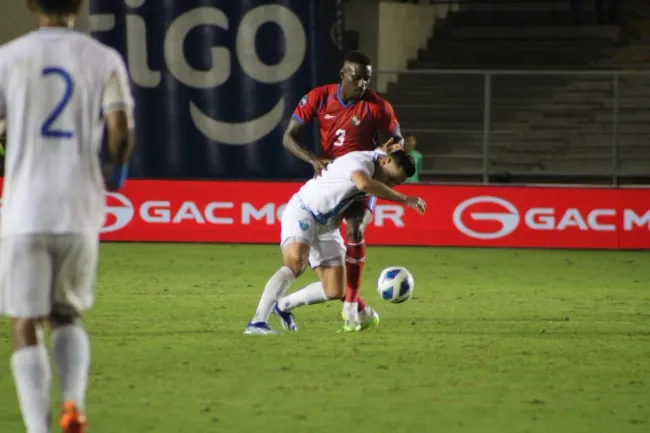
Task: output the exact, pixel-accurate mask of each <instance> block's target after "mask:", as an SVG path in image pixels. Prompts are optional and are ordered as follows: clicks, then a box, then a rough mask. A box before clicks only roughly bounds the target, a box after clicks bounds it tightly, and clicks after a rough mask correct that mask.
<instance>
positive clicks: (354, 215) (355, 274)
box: [343, 202, 366, 316]
mask: <svg viewBox="0 0 650 433" xmlns="http://www.w3.org/2000/svg"><path fill="white" fill-rule="evenodd" d="M365 214H366V206H365V204H364V203H363V202H358V203H354V204H353V205H352V206H350V207H349V208H348V209H347V211H346V213H345V224H346V237H347V244H346V251H345V270H346V292H345V298H344V299H343V301H344V305H343V311H344V312H345V313H346V314H348V313H349V314H350V316H356V313H355V312H353V311H352V310H355V309H356V310H357V311H362V310H363V309H364V308H365V302H364V301H363V299H361V297H360V295H359V289H360V287H361V273H362V271H363V266H364V264H365V262H366V244H365V240H364V237H363V230H362V225H363V219H364V216H365Z"/></svg>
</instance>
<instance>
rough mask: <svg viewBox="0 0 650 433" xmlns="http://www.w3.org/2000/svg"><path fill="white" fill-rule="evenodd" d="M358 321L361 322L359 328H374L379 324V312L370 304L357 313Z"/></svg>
mask: <svg viewBox="0 0 650 433" xmlns="http://www.w3.org/2000/svg"><path fill="white" fill-rule="evenodd" d="M359 323H361V330H364V329H374V328H376V327H377V326H379V314H378V313H377V311H375V309H374V308H372V307H371V306H370V305H366V308H365V309H364V310H363V311H361V312H360V313H359Z"/></svg>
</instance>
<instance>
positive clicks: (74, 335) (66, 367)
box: [52, 325, 90, 410]
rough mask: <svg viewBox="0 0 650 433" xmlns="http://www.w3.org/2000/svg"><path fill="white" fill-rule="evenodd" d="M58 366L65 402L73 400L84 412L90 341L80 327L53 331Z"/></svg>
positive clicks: (60, 328) (53, 344)
mask: <svg viewBox="0 0 650 433" xmlns="http://www.w3.org/2000/svg"><path fill="white" fill-rule="evenodd" d="M52 351H53V352H54V365H55V367H56V375H57V377H58V378H59V388H60V389H61V395H62V396H63V401H72V402H73V403H74V404H75V405H76V406H77V408H78V409H80V410H83V409H84V407H85V403H86V387H87V386H88V370H89V368H90V340H89V339H88V334H87V333H86V330H85V329H84V328H83V327H82V326H79V325H66V326H60V327H58V328H55V329H54V330H53V331H52Z"/></svg>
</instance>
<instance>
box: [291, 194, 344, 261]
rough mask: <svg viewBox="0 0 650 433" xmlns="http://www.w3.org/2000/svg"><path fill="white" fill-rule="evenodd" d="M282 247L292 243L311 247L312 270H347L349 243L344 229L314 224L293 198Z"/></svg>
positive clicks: (310, 216)
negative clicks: (342, 268) (321, 268)
mask: <svg viewBox="0 0 650 433" xmlns="http://www.w3.org/2000/svg"><path fill="white" fill-rule="evenodd" d="M281 223H282V234H281V239H282V242H281V244H280V245H281V246H282V248H284V246H285V245H287V244H288V243H290V242H303V243H306V244H309V245H311V249H310V250H309V266H311V267H312V268H317V267H319V266H343V265H344V264H345V243H344V242H343V237H342V236H341V230H340V226H338V225H333V226H325V225H322V224H319V223H318V222H316V221H315V220H314V216H313V215H312V214H311V212H310V211H309V210H307V209H306V208H305V207H303V206H302V205H301V204H300V201H299V200H298V198H297V197H295V196H294V197H292V198H291V200H289V203H287V206H286V207H285V208H284V212H283V213H282V222H281Z"/></svg>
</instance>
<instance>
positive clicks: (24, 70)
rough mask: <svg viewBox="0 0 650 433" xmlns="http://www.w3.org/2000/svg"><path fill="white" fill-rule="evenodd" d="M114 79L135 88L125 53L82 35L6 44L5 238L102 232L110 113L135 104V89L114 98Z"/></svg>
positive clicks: (2, 83) (42, 34) (0, 84)
mask: <svg viewBox="0 0 650 433" xmlns="http://www.w3.org/2000/svg"><path fill="white" fill-rule="evenodd" d="M113 82H118V83H120V84H119V85H120V86H122V87H123V88H124V89H128V88H129V82H128V75H127V72H126V67H125V65H124V62H123V60H122V58H121V57H120V55H119V54H118V53H117V51H115V50H113V49H111V48H109V47H107V46H104V45H102V44H101V43H99V42H97V41H95V40H93V39H92V38H90V37H89V36H86V35H84V34H82V33H78V32H75V31H72V30H68V29H62V28H56V29H55V28H52V29H50V28H47V29H41V30H38V31H35V32H32V33H28V34H26V35H24V36H22V37H20V38H18V39H16V40H14V41H12V42H10V43H8V44H6V45H4V46H2V47H0V119H1V118H5V119H6V127H7V134H8V136H7V140H8V141H7V143H6V148H7V149H6V157H5V176H4V186H3V197H2V224H1V226H2V228H1V231H0V233H1V235H2V236H3V237H4V236H9V235H11V236H14V235H23V234H47V233H51V234H60V233H78V234H82V233H87V234H93V233H94V234H98V233H99V229H100V228H101V225H102V223H103V219H104V205H105V199H104V181H103V177H102V170H101V163H100V160H99V152H100V148H101V142H102V136H103V132H104V120H103V114H105V113H107V112H110V111H112V110H125V111H127V110H132V109H133V98H132V96H131V94H130V91H128V90H127V91H126V92H124V93H123V94H122V95H121V96H120V97H118V98H115V97H114V96H112V97H110V98H109V97H108V96H107V94H108V93H109V92H108V91H107V88H108V87H109V86H108V84H109V83H113ZM110 87H111V88H113V86H112V85H111V86H110ZM110 93H111V95H115V92H110Z"/></svg>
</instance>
